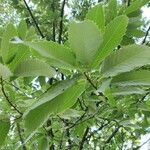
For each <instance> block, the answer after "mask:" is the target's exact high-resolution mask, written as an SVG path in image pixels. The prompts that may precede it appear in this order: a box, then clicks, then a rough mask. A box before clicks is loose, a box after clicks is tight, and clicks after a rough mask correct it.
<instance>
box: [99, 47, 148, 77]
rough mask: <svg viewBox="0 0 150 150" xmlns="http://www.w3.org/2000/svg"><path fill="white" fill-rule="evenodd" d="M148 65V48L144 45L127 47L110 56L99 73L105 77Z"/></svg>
mask: <svg viewBox="0 0 150 150" xmlns="http://www.w3.org/2000/svg"><path fill="white" fill-rule="evenodd" d="M149 63H150V48H149V47H148V46H144V45H129V46H126V47H123V48H121V49H119V50H117V51H115V52H113V53H112V54H111V55H110V56H108V57H107V58H106V59H105V61H104V62H103V64H102V68H101V72H102V74H103V75H104V76H105V77H109V76H115V75H117V74H118V73H121V72H128V71H131V70H133V69H135V68H137V67H142V66H144V65H146V64H149Z"/></svg>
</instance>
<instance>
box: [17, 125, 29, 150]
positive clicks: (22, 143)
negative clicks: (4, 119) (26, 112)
mask: <svg viewBox="0 0 150 150" xmlns="http://www.w3.org/2000/svg"><path fill="white" fill-rule="evenodd" d="M17 130H18V134H19V138H20V142H21V145H22V149H23V150H27V148H26V146H25V144H24V140H23V137H22V135H21V128H20V125H19V123H17Z"/></svg>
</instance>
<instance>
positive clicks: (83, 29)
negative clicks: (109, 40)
mask: <svg viewBox="0 0 150 150" xmlns="http://www.w3.org/2000/svg"><path fill="white" fill-rule="evenodd" d="M68 32H69V41H70V45H71V48H72V49H73V51H74V53H75V54H76V58H77V61H78V62H80V63H82V64H83V65H89V64H90V63H91V62H92V61H93V59H94V56H95V54H96V53H97V51H98V49H99V47H100V44H101V43H102V34H101V33H100V31H99V29H98V27H97V25H96V24H95V23H94V22H92V21H90V20H85V21H83V22H79V23H76V22H73V23H71V25H70V27H69V31H68Z"/></svg>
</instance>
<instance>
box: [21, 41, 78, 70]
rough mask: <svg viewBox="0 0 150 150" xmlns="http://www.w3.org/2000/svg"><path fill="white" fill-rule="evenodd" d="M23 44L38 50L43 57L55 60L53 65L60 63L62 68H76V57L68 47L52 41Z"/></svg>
mask: <svg viewBox="0 0 150 150" xmlns="http://www.w3.org/2000/svg"><path fill="white" fill-rule="evenodd" d="M22 44H24V45H26V46H29V47H31V48H33V49H34V50H36V51H37V52H38V53H39V54H40V55H41V56H43V57H46V58H50V61H51V59H52V60H53V65H55V63H56V66H57V64H58V63H59V64H60V65H61V66H62V68H64V66H66V68H68V67H69V68H71V67H73V66H75V55H74V53H73V52H72V51H71V50H70V49H69V48H68V47H66V46H64V45H61V44H58V43H55V42H52V41H39V42H22Z"/></svg>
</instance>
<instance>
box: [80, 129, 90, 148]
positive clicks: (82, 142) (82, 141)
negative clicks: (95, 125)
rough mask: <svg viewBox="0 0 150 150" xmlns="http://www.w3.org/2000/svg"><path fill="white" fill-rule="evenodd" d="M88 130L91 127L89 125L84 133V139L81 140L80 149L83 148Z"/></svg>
mask: <svg viewBox="0 0 150 150" xmlns="http://www.w3.org/2000/svg"><path fill="white" fill-rule="evenodd" d="M88 132H89V127H87V128H86V130H85V132H84V135H83V137H82V140H81V142H80V145H79V150H83V145H84V143H85V141H86V136H87V134H88Z"/></svg>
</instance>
